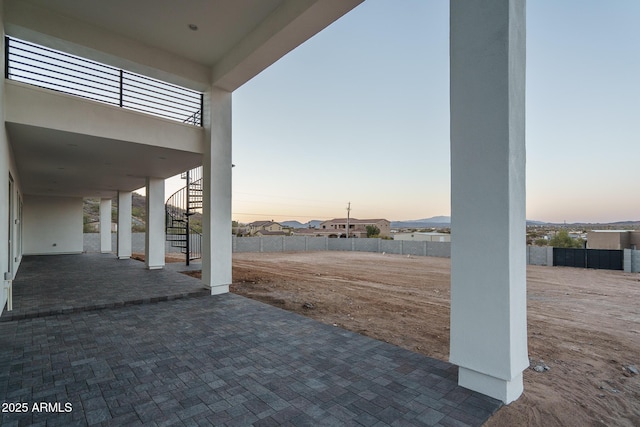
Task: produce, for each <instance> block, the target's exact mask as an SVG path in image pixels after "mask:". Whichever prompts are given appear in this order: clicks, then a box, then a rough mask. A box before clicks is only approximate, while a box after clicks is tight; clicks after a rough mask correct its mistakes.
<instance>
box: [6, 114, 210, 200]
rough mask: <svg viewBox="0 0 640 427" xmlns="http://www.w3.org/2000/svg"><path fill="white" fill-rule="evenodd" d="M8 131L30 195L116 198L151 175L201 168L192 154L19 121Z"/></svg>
mask: <svg viewBox="0 0 640 427" xmlns="http://www.w3.org/2000/svg"><path fill="white" fill-rule="evenodd" d="M6 128H7V134H8V136H9V140H10V141H12V142H13V144H12V148H13V152H14V156H15V159H16V163H17V166H18V171H19V172H20V183H21V186H22V191H23V193H25V194H32V195H45V196H64V197H89V196H92V197H114V196H115V195H116V192H117V191H118V190H121V191H133V190H136V189H138V188H140V187H144V185H145V177H146V176H150V177H159V178H168V177H170V176H173V175H176V174H179V173H181V172H183V171H185V170H187V169H190V168H192V167H195V166H199V165H201V164H202V156H201V155H200V154H197V153H193V152H187V151H179V150H171V149H167V148H162V147H153V146H149V145H143V144H134V143H129V142H125V141H118V140H111V139H109V140H107V139H105V138H99V137H93V136H89V135H80V134H75V133H69V132H62V131H58V130H53V129H44V128H40V127H35V126H29V125H23V124H16V123H6ZM167 196H169V195H167Z"/></svg>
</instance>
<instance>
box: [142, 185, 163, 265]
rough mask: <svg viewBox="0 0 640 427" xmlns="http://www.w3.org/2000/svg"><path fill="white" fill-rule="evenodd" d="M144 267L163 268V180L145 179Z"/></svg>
mask: <svg viewBox="0 0 640 427" xmlns="http://www.w3.org/2000/svg"><path fill="white" fill-rule="evenodd" d="M146 192H147V205H146V206H147V214H146V220H147V224H146V230H147V231H146V232H145V250H144V255H145V257H144V259H145V265H146V266H147V268H148V269H149V270H155V269H158V268H162V267H164V242H165V230H164V227H165V210H164V179H162V178H150V177H147V187H146Z"/></svg>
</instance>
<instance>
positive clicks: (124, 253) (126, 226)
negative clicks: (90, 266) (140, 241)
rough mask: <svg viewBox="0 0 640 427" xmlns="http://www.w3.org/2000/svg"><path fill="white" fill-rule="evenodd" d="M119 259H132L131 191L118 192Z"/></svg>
mask: <svg viewBox="0 0 640 427" xmlns="http://www.w3.org/2000/svg"><path fill="white" fill-rule="evenodd" d="M117 233H118V235H117V237H118V239H117V245H118V248H117V250H118V259H129V258H131V191H118V230H117Z"/></svg>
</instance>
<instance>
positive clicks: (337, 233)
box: [316, 218, 391, 237]
mask: <svg viewBox="0 0 640 427" xmlns="http://www.w3.org/2000/svg"><path fill="white" fill-rule="evenodd" d="M348 222H349V237H367V226H369V225H373V226H375V227H378V229H379V230H380V237H389V236H390V235H391V222H389V221H388V220H386V219H356V218H350V219H349V221H348ZM316 231H320V232H321V233H323V235H326V234H328V235H329V237H347V218H334V219H331V220H329V221H324V222H322V223H320V225H319V226H318V230H316Z"/></svg>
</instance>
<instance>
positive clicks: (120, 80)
mask: <svg viewBox="0 0 640 427" xmlns="http://www.w3.org/2000/svg"><path fill="white" fill-rule="evenodd" d="M5 52H6V54H5V77H6V78H8V79H11V80H15V81H19V82H23V83H28V84H32V85H35V86H40V87H43V88H47V89H52V90H57V91H59V92H64V93H68V94H71V95H75V96H80V97H83V98H87V99H91V100H94V101H98V102H104V103H107V104H111V105H117V106H119V107H122V108H127V109H130V110H134V111H140V112H143V113H147V114H151V115H154V116H160V117H164V118H167V119H171V120H176V121H180V122H184V123H188V124H192V125H196V126H202V102H203V100H202V94H201V93H199V92H195V91H192V90H190V89H186V88H183V87H180V86H176V85H173V84H170V83H166V82H163V81H160V80H155V79H151V78H149V77H145V76H142V75H139V74H135V73H131V72H129V71H125V70H121V69H118V68H115V67H111V66H109V65H105V64H101V63H99V62H95V61H91V60H89V59H85V58H80V57H77V56H73V55H69V54H66V53H63V52H59V51H56V50H53V49H49V48H47V47H43V46H39V45H36V44H33V43H29V42H25V41H22V40H19V39H15V38H13V37H5Z"/></svg>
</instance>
